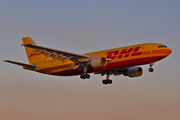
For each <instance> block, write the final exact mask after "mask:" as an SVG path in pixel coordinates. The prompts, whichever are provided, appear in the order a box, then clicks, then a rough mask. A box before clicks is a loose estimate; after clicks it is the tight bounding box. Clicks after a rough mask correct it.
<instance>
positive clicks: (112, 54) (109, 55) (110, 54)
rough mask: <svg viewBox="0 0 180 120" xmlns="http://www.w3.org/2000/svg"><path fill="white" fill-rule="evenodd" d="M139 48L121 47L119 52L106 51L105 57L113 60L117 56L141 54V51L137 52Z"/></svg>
mask: <svg viewBox="0 0 180 120" xmlns="http://www.w3.org/2000/svg"><path fill="white" fill-rule="evenodd" d="M140 48H141V47H135V48H134V47H133V48H129V49H123V50H122V51H121V52H120V51H119V50H116V51H111V52H107V53H106V55H107V57H106V58H111V59H112V60H113V59H115V58H117V59H120V58H126V57H129V56H130V55H131V56H138V55H142V53H143V52H138V50H139V49H140Z"/></svg>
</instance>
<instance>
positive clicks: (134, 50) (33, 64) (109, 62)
mask: <svg viewBox="0 0 180 120" xmlns="http://www.w3.org/2000/svg"><path fill="white" fill-rule="evenodd" d="M22 41H23V44H22V46H24V47H25V50H26V53H27V57H28V60H29V64H26V63H20V62H15V61H11V60H4V61H5V62H9V63H13V64H16V65H20V66H22V67H23V68H24V69H27V70H32V71H36V72H39V73H44V74H49V75H57V76H74V75H80V78H81V79H89V78H90V75H89V73H94V74H100V75H101V76H103V75H106V79H105V80H103V81H102V83H103V84H105V85H107V84H111V83H112V80H111V79H109V77H110V75H115V76H117V75H121V74H122V75H124V76H129V77H138V76H141V75H142V74H143V69H142V68H141V67H137V66H138V65H145V64H149V65H150V68H149V72H153V68H152V67H153V65H154V63H155V62H156V61H159V60H161V59H163V58H165V57H167V56H168V55H169V54H170V53H171V52H172V50H171V49H170V48H167V47H166V46H165V45H164V44H159V43H145V44H138V45H133V46H127V47H121V48H115V49H109V50H104V51H98V52H93V53H87V54H76V53H72V52H66V51H62V50H56V49H51V48H47V47H43V46H39V45H36V44H35V43H34V41H33V40H32V39H31V38H30V37H25V38H22Z"/></svg>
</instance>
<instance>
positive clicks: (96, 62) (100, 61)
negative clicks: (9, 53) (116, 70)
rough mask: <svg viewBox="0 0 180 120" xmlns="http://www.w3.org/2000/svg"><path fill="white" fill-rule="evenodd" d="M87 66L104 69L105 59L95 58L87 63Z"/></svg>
mask: <svg viewBox="0 0 180 120" xmlns="http://www.w3.org/2000/svg"><path fill="white" fill-rule="evenodd" d="M89 64H90V66H91V67H92V68H101V67H105V66H106V64H107V61H106V58H104V57H96V58H93V59H91V60H90V61H89Z"/></svg>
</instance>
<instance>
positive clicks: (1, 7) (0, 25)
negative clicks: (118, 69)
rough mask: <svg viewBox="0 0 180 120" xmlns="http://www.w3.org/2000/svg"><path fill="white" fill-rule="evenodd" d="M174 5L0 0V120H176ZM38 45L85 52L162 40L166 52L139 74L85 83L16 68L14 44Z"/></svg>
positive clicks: (20, 55) (178, 36)
mask: <svg viewBox="0 0 180 120" xmlns="http://www.w3.org/2000/svg"><path fill="white" fill-rule="evenodd" d="M179 6H180V1H178V0H91V1H87V0H86V1H85V0H51V1H50V0H30V1H26V0H18V1H16V0H0V55H1V57H0V120H50V119H51V120H120V119H121V120H170V119H171V120H179V119H180V64H179V61H180V56H179V52H180V7H179ZM27 36H30V37H31V38H32V39H33V40H34V41H35V42H36V43H37V44H38V45H41V46H46V47H50V48H55V49H59V50H64V51H69V52H74V53H80V54H81V53H87V52H93V51H98V50H105V49H110V48H116V47H122V46H127V45H133V44H139V43H153V42H155V43H163V44H165V45H167V46H168V47H170V48H171V49H172V50H173V52H172V54H171V55H170V56H168V57H167V58H165V59H163V60H162V61H159V62H157V63H155V66H154V72H153V73H149V72H148V68H149V65H144V66H142V68H143V69H144V74H143V75H142V76H141V77H137V78H129V77H124V76H118V77H114V76H111V79H112V80H113V84H112V85H107V86H106V85H103V84H102V83H101V82H102V80H103V79H104V78H105V76H103V77H101V76H100V75H93V74H92V75H91V79H90V80H81V79H80V78H79V76H75V77H57V76H49V75H44V74H39V73H36V72H31V71H27V70H23V69H22V68H21V67H19V66H16V65H12V64H8V63H4V62H3V60H4V59H10V60H15V61H19V62H24V63H28V60H27V58H26V53H25V50H24V48H23V47H21V46H20V45H21V43H22V40H21V38H22V37H27Z"/></svg>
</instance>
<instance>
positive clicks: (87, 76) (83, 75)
mask: <svg viewBox="0 0 180 120" xmlns="http://www.w3.org/2000/svg"><path fill="white" fill-rule="evenodd" d="M80 78H81V79H86V78H87V79H89V78H90V75H89V74H81V75H80Z"/></svg>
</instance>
